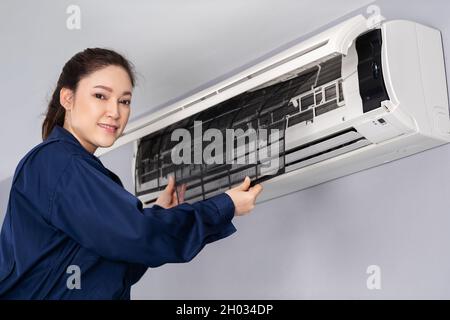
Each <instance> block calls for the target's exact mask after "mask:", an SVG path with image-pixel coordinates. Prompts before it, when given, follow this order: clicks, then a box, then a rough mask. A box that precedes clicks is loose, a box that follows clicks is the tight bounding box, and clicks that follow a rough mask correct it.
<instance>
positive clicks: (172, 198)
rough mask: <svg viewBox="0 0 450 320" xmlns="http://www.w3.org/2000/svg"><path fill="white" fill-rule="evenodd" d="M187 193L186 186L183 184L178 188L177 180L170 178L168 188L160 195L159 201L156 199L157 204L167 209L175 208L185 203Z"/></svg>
mask: <svg viewBox="0 0 450 320" xmlns="http://www.w3.org/2000/svg"><path fill="white" fill-rule="evenodd" d="M176 188H177V189H176ZM176 190H178V196H177V191H176ZM185 192H186V184H182V185H181V186H178V187H177V186H176V185H175V178H174V177H173V176H169V182H168V183H167V186H166V188H165V189H164V190H163V191H162V192H161V194H160V195H159V197H158V199H156V202H155V204H157V205H159V206H160V207H163V208H165V209H169V208H172V207H175V206H177V205H179V204H180V203H182V202H183V201H184V193H185Z"/></svg>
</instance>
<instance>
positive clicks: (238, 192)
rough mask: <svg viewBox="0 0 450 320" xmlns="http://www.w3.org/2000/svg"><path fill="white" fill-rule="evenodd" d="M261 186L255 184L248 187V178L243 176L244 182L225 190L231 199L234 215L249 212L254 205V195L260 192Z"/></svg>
mask: <svg viewBox="0 0 450 320" xmlns="http://www.w3.org/2000/svg"><path fill="white" fill-rule="evenodd" d="M262 189H263V187H262V186H261V185H260V184H256V185H254V186H253V187H251V188H250V178H249V177H245V179H244V182H243V183H241V184H240V185H238V186H237V187H234V188H232V189H230V190H227V191H225V193H226V194H228V195H229V196H230V198H231V200H233V203H234V207H235V212H234V215H235V216H242V215H244V214H246V213H249V212H250V211H251V210H253V208H254V207H255V201H256V197H257V196H258V195H259V194H260V193H261V191H262Z"/></svg>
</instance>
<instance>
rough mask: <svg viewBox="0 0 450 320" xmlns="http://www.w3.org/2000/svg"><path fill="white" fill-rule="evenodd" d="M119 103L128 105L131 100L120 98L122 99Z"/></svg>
mask: <svg viewBox="0 0 450 320" xmlns="http://www.w3.org/2000/svg"><path fill="white" fill-rule="evenodd" d="M120 103H122V104H125V105H127V106H129V105H130V103H131V100H122V101H120Z"/></svg>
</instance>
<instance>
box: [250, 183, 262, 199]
mask: <svg viewBox="0 0 450 320" xmlns="http://www.w3.org/2000/svg"><path fill="white" fill-rule="evenodd" d="M262 190H263V187H262V185H260V184H259V183H258V184H256V185H254V186H253V187H251V188H250V190H249V192H251V193H252V194H253V195H254V197H255V199H256V197H257V196H259V194H260V193H261V191H262Z"/></svg>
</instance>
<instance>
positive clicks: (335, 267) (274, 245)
mask: <svg viewBox="0 0 450 320" xmlns="http://www.w3.org/2000/svg"><path fill="white" fill-rule="evenodd" d="M369 3H370V2H369V1H362V0H360V1H359V0H346V1H339V2H338V1H331V0H314V1H293V0H290V1H289V0H265V1H264V0H247V1H242V0H227V1H212V0H195V1H182V0H179V1H175V0H170V1H158V2H157V1H117V0H108V1H106V0H102V1H95V3H94V1H87V0H85V1H56V0H54V1H48V0H47V1H39V2H38V1H31V0H30V1H24V0H17V1H16V0H14V1H13V0H6V1H5V0H3V1H1V2H0V13H1V18H0V40H1V42H0V94H1V97H2V108H1V119H2V124H1V126H0V147H1V148H0V150H1V151H0V152H1V164H0V221H1V220H2V219H3V214H4V212H5V211H6V205H7V201H8V196H9V189H10V187H11V177H12V174H13V173H14V169H15V167H16V165H17V163H18V161H19V160H20V159H21V158H22V157H23V155H25V153H26V152H27V151H28V150H29V149H30V148H31V147H33V146H34V145H36V144H38V143H39V142H40V141H41V139H40V127H41V124H42V120H43V116H42V115H41V114H42V113H43V112H44V111H45V108H46V103H47V101H48V99H49V98H50V95H51V93H52V90H53V88H54V86H55V84H56V80H57V78H58V76H59V73H60V71H61V68H62V66H63V64H64V63H65V62H66V61H67V60H68V59H69V58H70V57H71V56H72V55H73V54H74V53H76V52H78V51H80V50H82V49H84V48H86V47H93V46H99V47H109V48H113V49H115V50H117V51H119V52H122V53H124V54H125V55H126V56H127V57H128V58H129V59H130V60H131V61H133V62H134V64H135V65H136V68H137V71H138V72H139V76H138V86H137V88H136V89H135V92H134V99H133V103H132V108H133V109H132V116H131V119H130V121H131V120H132V119H135V118H138V117H140V116H142V115H144V114H147V113H149V112H152V111H154V110H157V109H159V108H162V107H163V106H165V105H167V104H168V103H169V102H170V101H173V100H177V99H179V98H180V97H182V96H186V95H188V94H189V93H192V92H194V91H196V90H198V89H199V88H203V87H205V86H207V85H208V84H211V83H214V82H217V81H219V80H220V79H223V78H225V77H227V76H228V75H230V74H233V73H235V72H237V71H239V70H241V69H242V68H244V67H245V66H246V65H250V64H253V63H255V62H256V61H259V60H261V59H263V58H264V57H266V56H269V55H271V54H273V53H274V52H277V51H279V50H281V49H282V48H284V47H286V46H288V45H289V43H295V42H298V41H301V40H302V39H304V38H306V37H308V36H309V35H311V34H313V33H315V32H316V31H319V30H322V29H325V28H326V27H329V26H331V25H333V24H335V23H336V22H339V21H341V20H344V19H345V18H348V17H350V16H352V15H354V14H356V13H363V14H365V15H368V14H367V13H366V7H367V5H368V4H369ZM70 4H76V5H79V6H80V8H81V30H68V29H67V28H66V18H67V16H68V15H67V14H66V13H65V11H66V8H67V6H68V5H70ZM374 4H377V5H378V6H379V7H380V8H381V14H382V15H383V16H385V17H386V18H388V19H411V20H415V21H417V22H420V23H424V24H427V25H430V26H433V27H436V28H438V29H440V30H441V31H442V34H443V42H444V50H445V52H446V53H447V54H446V57H447V61H448V59H449V56H448V53H449V52H450V47H449V46H450V22H449V19H448V13H449V12H450V3H449V2H448V1H444V0H442V1H437V0H434V1H407V0H397V1H376V2H374ZM447 69H448V67H447ZM447 73H448V71H447ZM130 156H131V146H130V145H125V146H123V147H121V148H119V149H117V150H116V151H114V152H112V153H110V154H107V155H105V156H104V157H102V158H101V159H102V161H103V163H104V164H105V165H106V166H107V167H109V168H110V169H111V170H113V171H114V172H116V173H117V174H118V175H119V176H120V177H121V179H122V181H123V182H124V184H125V187H126V188H127V189H128V190H129V191H132V185H131V167H130V161H131V159H130ZM449 163H450V145H446V146H442V147H439V148H435V149H433V150H429V151H426V152H422V153H420V154H416V155H413V156H410V157H408V158H404V159H401V160H398V161H394V162H392V163H389V164H386V165H383V166H379V167H376V168H372V169H368V170H365V171H363V172H359V173H356V174H352V175H349V176H346V177H343V178H340V179H337V180H334V181H330V182H328V183H324V184H321V185H318V186H315V187H312V188H309V189H306V190H303V191H300V192H296V193H293V194H290V195H287V196H284V197H282V198H278V199H275V200H272V201H269V202H265V203H263V204H259V205H258V206H257V207H256V209H255V210H254V212H253V213H252V214H250V215H248V216H245V217H240V218H235V219H234V223H235V225H236V227H237V229H238V232H237V233H235V234H234V235H232V236H230V237H229V238H226V239H224V240H223V241H219V242H215V243H212V244H209V245H208V246H206V247H205V249H204V250H203V251H202V252H200V254H199V255H198V256H197V257H196V258H195V259H194V260H193V261H191V262H190V263H187V264H168V265H165V266H162V267H160V268H156V269H149V270H148V271H147V273H146V274H145V276H144V277H143V278H142V280H141V281H140V282H139V283H138V284H136V285H135V286H134V287H133V290H132V297H133V298H135V299H166V298H174V299H178V298H183V299H196V298H200V299H216V298H234V299H251V298H256V299H269V298H272V299H277V298H285V299H311V298H312V299H315V298H319V299H329V298H337V299H347V298H351V299H360V298H367V299H380V298H384V299H394V298H407V299H408V298H425V299H429V298H444V299H448V298H450V273H449V270H450V232H449V231H450V214H449V206H450V200H449V198H450V197H449V195H448V194H449V191H450V181H449V177H450V166H449V165H448V164H449ZM369 265H378V266H379V267H380V268H381V285H382V288H381V290H369V289H368V288H367V287H366V279H367V277H368V276H369V275H368V274H367V273H366V269H367V267H368V266H369Z"/></svg>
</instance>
